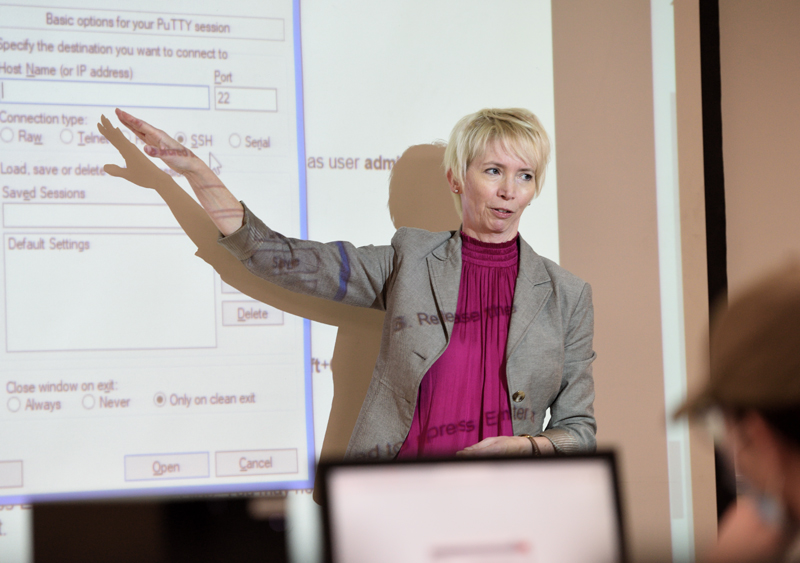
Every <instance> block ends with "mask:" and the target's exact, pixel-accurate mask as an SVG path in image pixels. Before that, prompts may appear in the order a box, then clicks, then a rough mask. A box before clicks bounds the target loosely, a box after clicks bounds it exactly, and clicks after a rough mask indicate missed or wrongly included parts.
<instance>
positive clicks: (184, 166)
mask: <svg viewBox="0 0 800 563" xmlns="http://www.w3.org/2000/svg"><path fill="white" fill-rule="evenodd" d="M116 114H117V117H118V118H119V120H120V121H121V122H122V123H123V124H124V125H125V127H127V128H128V129H130V130H131V131H133V133H134V134H135V135H136V136H137V137H139V138H140V139H141V140H142V141H144V143H145V147H144V152H145V153H146V154H147V155H149V156H152V157H156V158H160V159H161V160H162V161H163V162H164V164H166V165H167V166H169V167H170V168H172V169H173V170H174V171H175V172H178V173H179V174H183V176H184V177H185V178H186V179H187V180H188V181H189V185H190V186H192V190H194V193H195V195H197V199H198V201H199V202H200V205H202V206H203V209H205V210H206V213H208V216H209V217H210V218H211V220H212V221H213V222H214V224H215V225H216V226H217V228H218V229H219V231H220V232H221V233H222V234H223V235H225V236H227V235H230V234H231V233H234V232H236V231H237V230H238V229H239V228H240V227H241V226H242V221H243V219H244V207H242V204H241V203H239V200H238V199H236V198H235V197H234V195H233V194H232V193H231V192H230V191H229V190H228V188H226V187H225V184H223V183H222V180H220V179H219V177H218V176H217V175H216V174H214V171H213V170H211V169H210V168H209V167H208V166H207V165H206V163H205V162H203V160H202V159H200V158H198V157H197V156H196V155H195V154H194V153H193V152H192V151H190V150H189V149H187V148H186V147H184V146H183V145H182V144H180V143H179V142H178V141H176V140H175V139H173V138H172V137H170V136H169V135H167V134H166V133H165V132H164V131H162V130H161V129H157V128H155V127H153V126H152V125H150V124H149V123H147V122H145V121H142V120H141V119H139V118H137V117H134V116H132V115H131V114H129V113H126V112H124V111H122V110H121V109H117V110H116ZM118 175H119V174H118Z"/></svg>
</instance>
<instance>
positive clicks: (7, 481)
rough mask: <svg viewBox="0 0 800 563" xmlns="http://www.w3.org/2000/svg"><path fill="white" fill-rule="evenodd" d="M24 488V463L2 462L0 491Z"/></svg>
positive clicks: (0, 466)
mask: <svg viewBox="0 0 800 563" xmlns="http://www.w3.org/2000/svg"><path fill="white" fill-rule="evenodd" d="M21 486H22V461H0V489H15V488H17V487H21Z"/></svg>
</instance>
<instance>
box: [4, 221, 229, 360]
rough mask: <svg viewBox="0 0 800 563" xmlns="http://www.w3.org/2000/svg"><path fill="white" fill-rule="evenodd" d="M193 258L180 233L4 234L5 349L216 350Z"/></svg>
mask: <svg viewBox="0 0 800 563" xmlns="http://www.w3.org/2000/svg"><path fill="white" fill-rule="evenodd" d="M196 250H197V249H196V247H195V246H194V244H192V242H191V241H190V240H189V238H188V237H187V236H186V235H184V234H183V233H175V234H121V233H120V234H117V233H114V234H111V233H83V232H82V233H67V234H64V233H53V232H26V233H14V234H9V233H6V234H5V236H4V245H3V255H4V262H5V303H6V350H7V351H9V352H38V351H56V350H134V349H180V348H212V347H215V346H216V311H215V308H216V306H215V295H214V293H215V292H214V276H213V270H212V269H211V268H210V267H209V266H208V265H207V264H206V263H205V262H203V261H202V260H200V259H199V258H197V257H196V256H195V255H194V253H195V251H196Z"/></svg>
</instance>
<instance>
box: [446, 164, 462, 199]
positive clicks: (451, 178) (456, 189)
mask: <svg viewBox="0 0 800 563" xmlns="http://www.w3.org/2000/svg"><path fill="white" fill-rule="evenodd" d="M447 183H448V184H450V191H451V192H453V193H454V194H458V193H461V186H460V185H459V183H458V180H456V177H455V174H453V169H452V168H449V169H448V170H447Z"/></svg>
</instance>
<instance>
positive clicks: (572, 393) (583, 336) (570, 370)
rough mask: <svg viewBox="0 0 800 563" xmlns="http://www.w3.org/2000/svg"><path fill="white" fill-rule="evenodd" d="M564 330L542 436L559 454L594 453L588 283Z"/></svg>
mask: <svg viewBox="0 0 800 563" xmlns="http://www.w3.org/2000/svg"><path fill="white" fill-rule="evenodd" d="M566 327H567V330H566V334H565V338H564V370H563V376H562V379H561V388H560V391H559V393H558V395H557V396H556V399H555V400H554V401H553V403H552V404H551V405H550V422H549V423H548V425H547V429H546V430H545V431H544V432H542V433H541V435H542V436H546V437H547V438H548V439H549V440H550V441H551V442H552V443H553V446H554V447H555V449H556V452H557V453H559V454H569V453H577V452H593V451H594V450H595V449H596V447H597V443H596V440H595V434H596V432H597V423H596V422H595V418H594V406H593V405H594V379H593V378H592V362H593V361H594V359H595V357H596V354H595V353H594V350H593V349H592V339H593V336H594V308H593V307H592V288H591V286H590V285H589V284H588V283H584V285H583V290H582V291H581V293H580V296H579V297H578V300H577V304H576V306H575V308H574V310H573V311H572V313H571V314H570V315H569V318H568V320H567V323H566Z"/></svg>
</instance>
